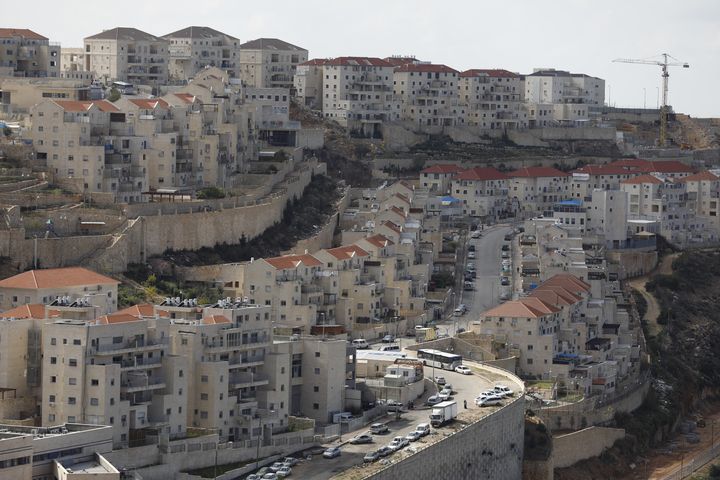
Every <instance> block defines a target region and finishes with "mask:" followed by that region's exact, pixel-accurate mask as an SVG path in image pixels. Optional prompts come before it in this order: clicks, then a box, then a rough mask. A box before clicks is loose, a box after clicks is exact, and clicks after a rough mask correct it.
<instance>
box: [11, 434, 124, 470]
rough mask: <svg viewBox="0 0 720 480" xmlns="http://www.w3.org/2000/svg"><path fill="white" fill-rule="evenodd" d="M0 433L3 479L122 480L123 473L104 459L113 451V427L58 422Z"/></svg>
mask: <svg viewBox="0 0 720 480" xmlns="http://www.w3.org/2000/svg"><path fill="white" fill-rule="evenodd" d="M0 430H2V432H1V433H0V452H1V453H0V478H2V479H3V480H51V479H56V478H62V479H66V478H67V479H70V478H84V477H86V476H92V477H93V478H102V479H106V480H120V472H119V471H118V470H117V469H116V468H115V467H114V466H113V465H112V464H111V463H110V462H109V461H108V460H107V459H106V458H105V457H103V454H105V453H109V452H111V451H112V449H113V442H112V427H109V426H101V425H86V424H80V423H57V424H55V425H53V426H52V427H34V426H20V425H0ZM73 467H75V468H74V469H73ZM73 470H74V472H73Z"/></svg>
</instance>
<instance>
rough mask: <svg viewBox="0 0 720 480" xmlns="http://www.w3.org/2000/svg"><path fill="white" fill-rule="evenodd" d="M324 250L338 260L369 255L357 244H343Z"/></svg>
mask: <svg viewBox="0 0 720 480" xmlns="http://www.w3.org/2000/svg"><path fill="white" fill-rule="evenodd" d="M326 252H327V253H329V254H330V255H332V256H333V257H335V258H337V259H338V260H350V259H351V258H355V257H367V256H369V255H370V253H369V252H367V251H366V250H363V249H362V248H360V247H358V246H357V245H345V246H342V247H336V248H328V249H327V250H326Z"/></svg>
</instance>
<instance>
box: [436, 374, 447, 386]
mask: <svg viewBox="0 0 720 480" xmlns="http://www.w3.org/2000/svg"><path fill="white" fill-rule="evenodd" d="M435 383H437V384H438V385H445V384H446V383H447V380H445V377H441V376H437V377H435Z"/></svg>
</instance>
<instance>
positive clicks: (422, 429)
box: [415, 423, 430, 437]
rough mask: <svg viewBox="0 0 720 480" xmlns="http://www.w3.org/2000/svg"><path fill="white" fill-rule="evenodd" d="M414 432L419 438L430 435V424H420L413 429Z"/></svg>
mask: <svg viewBox="0 0 720 480" xmlns="http://www.w3.org/2000/svg"><path fill="white" fill-rule="evenodd" d="M415 431H416V432H419V433H420V435H421V436H423V437H424V436H425V435H430V424H429V423H420V424H418V426H417V427H415Z"/></svg>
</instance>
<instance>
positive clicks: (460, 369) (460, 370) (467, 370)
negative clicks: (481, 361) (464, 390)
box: [455, 365, 472, 375]
mask: <svg viewBox="0 0 720 480" xmlns="http://www.w3.org/2000/svg"><path fill="white" fill-rule="evenodd" d="M455 371H456V372H457V373H462V374H463V375H470V374H471V373H472V370H470V367H466V366H465V365H460V366H457V367H455Z"/></svg>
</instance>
